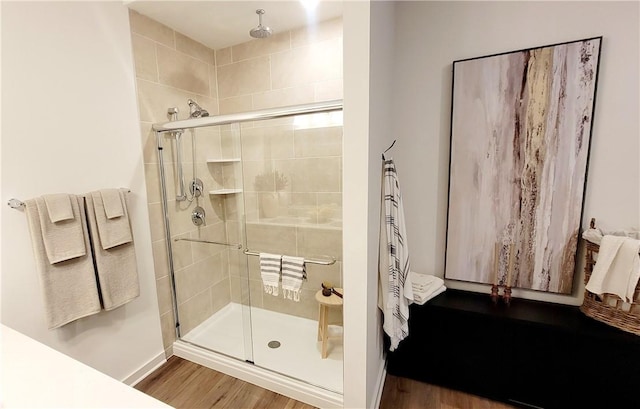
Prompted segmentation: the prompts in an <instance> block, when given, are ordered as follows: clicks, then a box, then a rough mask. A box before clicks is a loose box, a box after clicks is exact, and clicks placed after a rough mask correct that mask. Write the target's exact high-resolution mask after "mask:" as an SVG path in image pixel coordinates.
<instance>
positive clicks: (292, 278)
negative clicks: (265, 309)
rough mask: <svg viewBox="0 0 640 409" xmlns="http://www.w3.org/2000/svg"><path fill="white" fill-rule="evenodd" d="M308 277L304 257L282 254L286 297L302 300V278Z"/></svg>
mask: <svg viewBox="0 0 640 409" xmlns="http://www.w3.org/2000/svg"><path fill="white" fill-rule="evenodd" d="M306 277H307V274H306V271H305V268H304V257H293V256H282V292H283V294H282V295H283V296H284V297H285V298H288V299H290V300H293V301H300V290H301V289H302V280H303V279H305V278H306Z"/></svg>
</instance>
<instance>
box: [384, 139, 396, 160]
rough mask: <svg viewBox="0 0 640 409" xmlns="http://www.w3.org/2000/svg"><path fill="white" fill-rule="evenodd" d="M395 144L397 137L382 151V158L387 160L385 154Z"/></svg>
mask: <svg viewBox="0 0 640 409" xmlns="http://www.w3.org/2000/svg"><path fill="white" fill-rule="evenodd" d="M395 144H396V139H394V140H393V142H392V143H391V146H389V147H388V148H387V149H386V150H385V151H384V152H382V160H386V159H385V157H384V154H385V153H387V152H389V150H390V149H391V148H393V145H395Z"/></svg>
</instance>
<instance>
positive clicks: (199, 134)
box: [194, 126, 222, 163]
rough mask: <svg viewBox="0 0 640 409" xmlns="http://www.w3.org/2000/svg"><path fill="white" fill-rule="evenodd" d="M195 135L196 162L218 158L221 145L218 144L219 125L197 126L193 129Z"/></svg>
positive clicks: (220, 155)
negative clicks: (197, 127)
mask: <svg viewBox="0 0 640 409" xmlns="http://www.w3.org/2000/svg"><path fill="white" fill-rule="evenodd" d="M194 132H195V135H196V146H197V149H196V162H202V163H204V162H206V161H207V159H220V158H221V157H222V147H221V145H220V139H221V136H220V127H217V126H216V127H208V128H199V129H195V130H194Z"/></svg>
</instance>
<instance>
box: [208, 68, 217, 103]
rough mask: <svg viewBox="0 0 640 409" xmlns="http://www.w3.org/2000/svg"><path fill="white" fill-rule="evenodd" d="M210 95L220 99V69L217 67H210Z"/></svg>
mask: <svg viewBox="0 0 640 409" xmlns="http://www.w3.org/2000/svg"><path fill="white" fill-rule="evenodd" d="M209 92H210V93H209V95H210V96H211V98H216V99H217V98H218V69H217V68H216V66H215V65H209Z"/></svg>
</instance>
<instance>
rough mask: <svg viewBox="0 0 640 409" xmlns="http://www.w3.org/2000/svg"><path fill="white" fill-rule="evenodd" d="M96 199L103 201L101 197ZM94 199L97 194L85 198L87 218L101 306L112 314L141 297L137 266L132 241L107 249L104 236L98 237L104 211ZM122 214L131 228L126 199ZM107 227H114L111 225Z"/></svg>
mask: <svg viewBox="0 0 640 409" xmlns="http://www.w3.org/2000/svg"><path fill="white" fill-rule="evenodd" d="M97 196H98V197H100V195H99V194H98V195H97ZM95 197H96V195H94V194H89V195H87V196H86V199H87V216H88V219H89V227H90V232H91V238H92V244H93V252H94V257H95V264H96V270H97V273H98V274H97V275H98V282H99V284H100V295H101V296H102V304H103V306H104V309H105V310H107V311H109V310H113V309H115V308H117V307H119V306H121V305H123V304H126V303H128V302H129V301H131V300H133V299H134V298H136V297H138V296H139V295H140V283H139V281H138V263H137V261H136V252H135V247H134V245H133V240H131V241H129V242H128V243H126V244H121V245H119V246H112V247H108V248H105V246H104V243H102V238H103V235H102V234H97V233H98V232H99V231H100V225H99V220H100V219H99V216H98V213H99V211H98V210H97V209H98V208H100V209H101V210H102V208H101V207H99V206H96V205H95V201H94V200H95ZM123 210H124V214H123V216H122V217H121V218H120V219H122V220H126V222H127V224H129V214H128V211H127V202H126V197H125V198H124V206H123ZM102 216H103V217H106V216H105V215H104V211H102ZM116 220H119V219H116ZM106 223H111V221H109V222H106ZM129 229H130V227H129ZM129 231H130V230H129ZM100 232H101V231H100Z"/></svg>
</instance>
